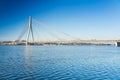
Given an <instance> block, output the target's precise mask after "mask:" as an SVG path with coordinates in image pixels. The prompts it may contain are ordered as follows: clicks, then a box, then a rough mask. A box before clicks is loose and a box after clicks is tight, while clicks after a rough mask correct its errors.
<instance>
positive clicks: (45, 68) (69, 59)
mask: <svg viewBox="0 0 120 80" xmlns="http://www.w3.org/2000/svg"><path fill="white" fill-rule="evenodd" d="M0 80H120V47H114V46H28V47H26V46H0Z"/></svg>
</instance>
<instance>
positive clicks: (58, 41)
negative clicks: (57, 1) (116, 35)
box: [12, 16, 120, 46]
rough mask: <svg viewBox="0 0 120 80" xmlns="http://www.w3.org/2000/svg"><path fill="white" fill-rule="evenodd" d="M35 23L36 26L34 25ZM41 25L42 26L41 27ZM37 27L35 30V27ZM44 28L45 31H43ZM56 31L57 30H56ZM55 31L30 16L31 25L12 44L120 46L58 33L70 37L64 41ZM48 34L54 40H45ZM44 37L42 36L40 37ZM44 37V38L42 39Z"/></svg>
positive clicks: (105, 41) (109, 41) (119, 44)
mask: <svg viewBox="0 0 120 80" xmlns="http://www.w3.org/2000/svg"><path fill="white" fill-rule="evenodd" d="M33 22H34V23H35V25H33ZM39 25H40V26H39ZM33 26H35V27H36V30H35V28H34V27H33ZM42 28H43V29H44V30H45V31H42ZM55 31H56V30H55ZM53 32H54V30H53V29H50V28H49V27H48V26H47V25H45V24H42V23H40V22H39V21H37V20H34V21H33V20H32V16H29V24H28V26H27V27H25V29H24V30H23V31H22V32H21V34H20V36H19V37H18V38H17V40H15V41H14V42H13V43H12V44H15V45H53V44H54V45H84V44H85V45H92V44H93V45H94V44H95V45H108V44H115V45H116V46H120V40H82V39H79V38H77V37H75V36H73V35H70V34H68V33H65V32H59V31H56V32H57V33H59V34H61V35H63V36H65V37H68V39H63V38H61V37H60V36H59V35H56V34H55V33H53ZM44 33H47V34H48V35H49V36H51V37H52V39H43V38H45V37H47V38H48V37H49V36H48V35H47V36H46V35H42V34H44ZM40 35H42V36H40ZM42 37H43V38H42Z"/></svg>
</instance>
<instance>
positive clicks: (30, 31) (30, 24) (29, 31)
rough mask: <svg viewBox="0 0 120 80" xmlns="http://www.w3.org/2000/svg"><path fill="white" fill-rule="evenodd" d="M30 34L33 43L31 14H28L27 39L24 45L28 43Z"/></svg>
mask: <svg viewBox="0 0 120 80" xmlns="http://www.w3.org/2000/svg"><path fill="white" fill-rule="evenodd" d="M30 34H31V36H32V41H33V44H34V36H33V29H32V16H29V26H28V35H27V40H26V46H27V45H28V43H29V40H30Z"/></svg>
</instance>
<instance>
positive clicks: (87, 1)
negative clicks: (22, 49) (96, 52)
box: [0, 0, 120, 40]
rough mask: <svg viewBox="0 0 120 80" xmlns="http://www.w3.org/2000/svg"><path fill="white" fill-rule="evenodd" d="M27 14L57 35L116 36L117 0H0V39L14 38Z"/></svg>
mask: <svg viewBox="0 0 120 80" xmlns="http://www.w3.org/2000/svg"><path fill="white" fill-rule="evenodd" d="M29 16H32V17H33V20H34V19H35V20H37V21H38V22H41V23H43V24H46V25H48V28H49V29H51V30H52V32H53V33H54V34H56V35H57V36H59V37H60V38H66V37H67V36H64V37H63V35H62V34H61V33H57V32H65V33H68V34H70V35H72V36H74V37H77V38H80V39H120V0H0V40H15V39H17V37H18V36H19V35H20V33H21V31H22V30H23V29H24V27H25V26H26V25H27V24H28V18H29ZM33 22H34V21H33ZM35 25H36V24H35V23H33V28H34V27H35ZM40 29H41V30H38V32H39V33H40V35H41V37H42V36H43V37H44V36H45V35H46V34H45V33H46V31H45V30H42V27H40ZM33 30H34V29H33ZM35 32H36V31H35ZM42 34H43V35H42ZM46 37H47V36H46Z"/></svg>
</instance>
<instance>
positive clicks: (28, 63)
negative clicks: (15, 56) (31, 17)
mask: <svg viewBox="0 0 120 80" xmlns="http://www.w3.org/2000/svg"><path fill="white" fill-rule="evenodd" d="M31 54H32V46H26V47H25V68H26V71H27V73H28V78H29V79H33V72H32V71H33V69H32V63H31V61H32V56H31Z"/></svg>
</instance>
